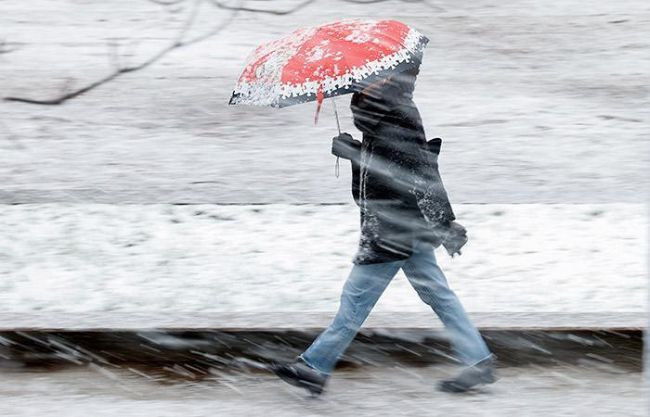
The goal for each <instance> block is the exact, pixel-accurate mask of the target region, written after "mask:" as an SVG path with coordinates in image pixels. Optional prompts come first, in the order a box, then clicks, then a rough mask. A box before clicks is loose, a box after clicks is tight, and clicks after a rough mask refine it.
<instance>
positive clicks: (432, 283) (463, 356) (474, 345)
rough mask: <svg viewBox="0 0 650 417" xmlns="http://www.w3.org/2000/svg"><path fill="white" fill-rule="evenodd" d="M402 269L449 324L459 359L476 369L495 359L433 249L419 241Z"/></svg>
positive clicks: (444, 322) (446, 324) (450, 334)
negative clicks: (479, 365) (474, 366)
mask: <svg viewBox="0 0 650 417" xmlns="http://www.w3.org/2000/svg"><path fill="white" fill-rule="evenodd" d="M402 268H403V270H404V273H405V274H406V277H407V278H408V280H409V282H410V283H411V285H412V286H413V288H415V290H416V291H417V293H418V295H419V296H420V298H421V299H422V301H424V302H425V303H426V304H428V305H429V306H431V308H432V309H433V311H434V312H435V313H436V314H437V315H438V317H440V320H441V321H442V323H443V324H444V325H445V328H446V330H447V332H448V334H449V337H450V342H451V344H452V347H453V349H454V352H455V354H456V356H457V357H458V359H459V360H460V361H461V362H462V363H463V364H464V365H467V366H472V365H474V364H477V363H479V362H481V361H483V360H485V359H487V358H489V357H491V352H490V350H489V349H488V347H487V345H486V344H485V341H484V340H483V338H482V337H481V335H480V333H479V332H478V330H477V329H476V327H474V325H473V324H472V322H471V320H470V319H469V317H468V316H467V313H466V312H465V309H464V308H463V306H462V304H461V303H460V300H459V299H458V297H457V296H456V294H455V293H454V292H453V291H452V290H451V288H449V284H448V283H447V279H446V278H445V274H444V273H443V272H442V270H441V269H440V267H439V266H438V264H437V263H436V258H435V254H434V252H433V246H432V245H431V244H428V243H426V242H418V244H417V245H416V246H415V248H414V251H413V255H412V256H411V257H410V258H409V259H407V260H406V262H405V263H404V266H403V267H402Z"/></svg>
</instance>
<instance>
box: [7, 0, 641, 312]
mask: <svg viewBox="0 0 650 417" xmlns="http://www.w3.org/2000/svg"><path fill="white" fill-rule="evenodd" d="M161 3H162V2H161ZM192 4H194V3H193V2H191V1H189V0H186V1H180V2H178V3H176V4H175V5H172V6H163V5H160V4H156V2H153V1H145V0H138V1H132V0H111V1H108V2H107V1H98V0H97V1H78V0H30V1H28V2H26V1H19V0H0V16H1V19H2V20H1V24H0V46H1V48H0V50H2V51H4V50H8V51H9V52H8V53H4V54H1V55H0V95H3V96H21V97H29V98H37V99H38V98H40V99H46V98H53V97H55V96H57V95H59V94H61V93H62V92H63V91H69V90H71V89H75V88H78V87H81V86H84V85H86V84H88V83H91V82H93V81H95V80H97V79H100V78H102V77H104V76H106V75H107V74H109V73H110V72H111V71H113V70H114V69H115V68H116V65H121V66H122V67H123V66H128V65H137V64H139V63H142V62H144V61H146V60H147V59H149V58H151V57H152V56H155V55H156V54H157V53H158V51H160V50H161V49H163V48H165V47H166V46H168V45H169V44H170V42H172V41H173V40H174V39H175V38H176V37H177V35H178V34H179V33H180V32H181V30H182V28H183V27H185V23H186V22H187V21H188V19H189V17H190V15H191V13H192V6H191V5H192ZM223 4H227V5H231V6H237V5H239V4H241V5H244V6H247V7H261V8H264V7H266V8H273V9H274V10H288V9H290V8H291V7H294V6H296V5H297V4H298V1H297V0H277V1H276V0H274V1H273V2H263V1H245V2H236V1H226V2H224V3H223ZM196 16H197V18H196V20H195V21H194V23H193V24H192V25H191V26H190V27H189V29H188V31H187V32H186V33H185V38H184V39H186V40H187V39H194V38H196V37H201V36H203V35H205V34H209V33H211V31H213V30H215V29H219V31H218V32H215V33H214V34H213V35H212V36H209V37H207V38H206V39H205V40H203V41H201V42H196V43H193V44H191V45H188V46H186V47H182V48H179V49H176V50H173V51H171V52H170V53H169V54H167V55H165V56H164V57H163V58H162V59H161V60H159V61H157V62H156V63H154V64H152V65H151V66H149V67H147V68H145V69H142V70H140V71H135V72H130V73H128V74H125V75H123V76H120V77H118V78H116V79H115V80H113V81H111V82H109V83H107V84H105V85H103V86H101V87H99V88H97V89H94V90H92V91H90V92H88V93H87V94H84V95H82V96H80V97H77V98H75V99H73V100H71V101H69V102H66V103H65V104H63V105H61V106H35V105H29V104H22V103H17V102H9V101H0V204H2V203H5V204H2V205H0V278H1V279H0V311H4V312H12V313H21V312H23V313H27V312H33V313H47V312H54V311H57V312H70V313H76V312H87V313H90V312H121V313H125V312H126V313H128V312H162V311H165V312H179V313H180V312H189V313H193V312H197V313H198V312H210V311H216V312H220V311H249V312H250V311H257V312H263V311H299V310H309V311H332V310H333V309H335V308H336V305H337V303H338V295H339V290H340V287H341V285H342V283H343V281H344V279H345V277H346V275H347V272H348V270H349V268H350V259H351V257H352V255H353V252H354V250H355V244H356V240H357V230H358V229H357V228H358V221H357V214H356V213H357V211H356V208H354V207H353V206H350V205H349V203H350V201H351V198H350V191H349V167H348V165H347V164H346V163H344V164H343V165H342V175H341V178H339V179H337V178H335V177H334V158H333V157H332V155H330V153H329V146H330V140H329V139H330V138H331V136H333V135H334V133H335V124H334V120H333V117H332V116H331V113H330V112H329V110H330V107H329V103H325V109H324V112H323V114H322V115H321V122H320V124H319V125H318V126H314V125H313V115H314V110H315V108H314V106H313V105H309V104H307V105H302V106H297V107H292V108H287V109H283V110H271V109H259V108H247V107H229V106H228V105H227V104H226V102H227V100H228V98H229V96H230V92H231V88H232V86H233V84H234V81H235V79H236V78H237V76H238V74H239V72H240V70H241V65H242V63H243V61H244V59H245V57H246V55H247V54H248V53H249V52H250V50H252V48H253V47H254V46H255V45H256V44H258V43H260V42H262V41H265V40H268V39H271V38H274V37H277V36H278V35H280V34H281V33H284V32H286V31H288V30H290V29H292V28H294V27H296V26H301V25H311V24H316V23H319V22H325V21H330V20H334V19H338V18H341V17H370V18H379V17H394V18H398V19H401V20H403V21H405V22H407V23H410V24H413V25H414V26H416V27H417V28H418V29H420V30H421V31H422V32H424V33H425V34H427V35H429V37H430V38H431V43H430V44H429V47H428V49H427V51H426V52H425V61H424V64H423V67H422V70H421V76H420V78H419V80H418V85H417V89H416V102H417V103H418V105H419V107H420V109H421V112H422V114H423V118H424V122H425V126H426V129H427V132H428V134H429V136H430V137H435V136H441V137H443V138H444V140H445V142H444V144H443V154H442V156H441V169H442V174H443V178H444V180H445V183H446V186H447V188H448V191H449V193H450V197H451V199H452V202H453V203H455V204H457V206H456V211H457V213H458V215H459V216H458V217H459V219H460V221H461V222H462V223H464V224H465V225H466V226H467V227H468V229H469V231H470V232H469V233H470V237H471V241H470V244H469V245H468V246H467V249H466V251H465V254H464V255H463V256H462V257H460V258H458V259H454V260H451V259H449V258H448V257H447V255H446V254H444V253H443V252H439V253H438V256H439V260H440V263H441V265H442V267H443V268H444V270H445V271H446V272H447V274H448V278H449V280H450V281H451V283H452V286H453V287H454V288H456V289H457V291H458V293H459V294H460V296H461V297H462V299H463V300H464V302H465V304H466V305H467V308H468V309H469V310H471V311H482V312H494V311H510V312H534V311H537V312H539V311H556V312H589V311H598V312H615V311H643V310H645V309H646V301H645V298H646V297H645V295H644V294H645V290H646V288H647V285H646V283H645V277H644V274H645V271H646V266H645V265H646V264H645V260H644V259H645V256H646V253H647V252H646V250H647V236H646V233H645V231H646V230H647V221H646V213H645V210H644V208H643V206H642V205H641V204H640V203H642V202H644V201H645V197H646V195H647V192H646V190H647V189H648V186H649V184H650V183H649V181H648V176H647V166H648V163H649V162H650V160H649V158H650V153H648V152H647V149H648V140H647V133H648V130H647V126H648V121H649V119H648V112H647V109H648V108H650V94H649V89H648V83H647V68H648V65H649V64H650V62H649V60H648V56H650V55H649V54H648V52H649V51H650V46H649V44H648V42H647V39H648V37H649V35H650V33H649V30H648V28H649V27H650V4H649V3H648V2H647V1H642V0H626V1H622V2H605V1H600V2H592V3H591V4H590V5H589V7H585V4H584V2H579V1H576V0H555V1H541V0H539V1H537V0H517V1H512V2H498V1H495V0H478V1H472V2H455V1H452V0H440V1H437V0H436V1H398V0H389V1H383V2H373V4H371V5H363V4H358V3H357V4H355V3H354V2H348V1H343V0H318V1H316V2H314V3H310V4H309V5H308V6H306V7H304V8H302V9H300V10H299V11H296V12H295V13H292V14H290V15H285V16H282V15H274V14H264V13H253V12H246V11H239V12H233V11H231V10H226V9H223V8H217V7H214V6H213V5H211V3H209V2H207V1H204V2H201V5H200V8H199V9H198V12H197V15H196ZM66 89H67V90H66ZM346 102H347V100H346V99H345V98H342V99H341V100H340V101H339V107H340V108H341V110H342V112H343V120H342V122H343V127H344V130H349V131H351V132H353V133H354V129H353V127H352V124H351V122H350V119H349V111H348V109H347V104H346ZM312 104H313V103H312ZM357 136H358V135H357ZM17 202H23V203H25V202H27V203H33V204H27V205H18V206H12V205H10V203H17ZM188 202H190V203H198V204H199V205H193V206H178V205H173V204H178V203H188ZM98 203H106V204H98ZM126 203H131V204H126ZM227 203H241V204H242V205H237V206H227V205H225V206H224V205H222V204H227ZM256 203H273V204H271V205H260V206H256V205H251V204H256ZM295 203H308V204H307V205H293V204H295ZM322 203H337V204H339V203H342V204H343V205H329V206H327V205H325V206H324V205H321V204H322ZM378 310H380V311H381V310H383V311H398V310H399V311H426V307H425V306H424V305H421V303H420V301H419V300H418V298H417V296H416V294H415V292H414V291H413V290H412V289H411V288H410V287H409V286H408V283H407V282H406V280H405V279H404V277H402V276H399V277H398V278H397V279H396V280H395V282H394V283H393V284H392V285H391V286H390V288H389V290H388V292H387V294H386V295H385V297H384V298H383V299H382V300H381V301H380V303H379V306H378Z"/></svg>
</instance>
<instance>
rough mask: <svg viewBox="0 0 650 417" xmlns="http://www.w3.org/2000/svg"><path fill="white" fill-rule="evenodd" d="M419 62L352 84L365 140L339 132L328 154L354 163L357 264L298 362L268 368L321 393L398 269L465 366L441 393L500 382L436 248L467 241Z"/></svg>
mask: <svg viewBox="0 0 650 417" xmlns="http://www.w3.org/2000/svg"><path fill="white" fill-rule="evenodd" d="M418 72H419V64H418V65H416V66H414V67H411V68H410V69H408V70H405V71H401V72H397V73H394V74H392V75H390V76H388V77H386V78H383V79H380V80H374V82H372V83H370V82H366V83H363V84H358V85H355V87H354V89H355V92H354V93H353V95H352V100H351V104H350V108H351V110H352V115H353V120H354V125H355V126H356V127H357V129H359V130H360V131H361V132H362V139H363V140H362V141H361V142H360V141H358V140H355V139H354V138H353V137H352V136H351V135H350V134H348V133H342V134H340V135H339V136H337V137H335V138H334V139H333V141H332V153H333V154H334V155H336V156H337V157H341V158H344V159H348V160H350V161H351V165H352V195H353V198H354V201H355V202H356V204H357V205H358V206H359V209H360V226H361V234H360V239H359V247H358V251H357V254H356V256H355V257H354V261H353V262H354V266H353V268H352V271H351V272H350V275H349V277H348V279H347V281H346V282H345V285H344V287H343V291H342V294H341V300H340V306H339V309H338V312H337V314H336V316H335V318H334V320H333V321H332V322H331V324H330V325H329V326H328V327H327V328H326V329H325V330H324V331H323V332H322V333H321V334H320V335H319V336H318V337H317V338H316V340H315V341H314V342H313V343H312V344H311V345H310V346H309V347H308V348H307V349H306V350H305V351H304V352H302V353H301V354H300V355H299V356H298V357H297V358H296V359H295V361H293V362H289V363H277V364H274V365H273V366H272V368H271V369H272V370H273V371H274V372H275V374H276V375H277V376H279V377H280V378H281V379H282V380H284V381H286V382H288V383H290V384H292V385H295V386H299V387H302V388H305V389H307V390H308V391H309V392H310V393H312V394H315V395H317V394H321V393H322V392H323V390H324V387H325V385H326V383H327V381H328V379H329V377H330V375H331V373H332V372H333V370H334V368H335V365H336V363H337V361H338V360H339V358H340V357H341V356H342V355H343V353H344V352H345V350H346V349H347V347H348V346H349V344H350V343H351V342H352V340H353V339H354V337H355V335H356V334H357V332H358V331H359V329H360V327H361V325H362V324H363V322H364V321H365V320H366V318H367V317H368V315H369V313H370V311H371V310H372V308H373V307H374V305H375V304H376V302H377V301H378V299H379V297H380V296H381V295H382V293H383V291H384V290H385V288H386V287H387V286H388V284H389V283H390V282H391V280H392V279H393V277H394V276H395V275H396V274H397V272H398V271H399V270H400V269H401V270H403V271H404V274H405V275H406V277H407V278H408V280H409V282H410V283H411V285H412V286H413V288H414V289H415V290H416V292H417V293H418V295H419V297H420V298H421V299H422V301H424V302H425V303H426V304H428V305H429V306H431V308H432V309H433V311H434V312H435V313H436V314H437V315H438V317H439V318H440V320H441V321H442V322H443V324H444V325H445V328H446V331H447V333H448V335H449V340H450V342H451V345H452V348H453V351H454V353H455V356H456V358H457V360H458V361H459V362H460V363H461V364H462V365H463V366H464V369H462V371H461V372H460V373H459V374H458V375H457V376H456V377H454V378H451V379H447V380H443V381H441V382H440V383H439V385H438V388H439V389H440V390H442V391H445V392H465V391H468V390H470V389H472V388H474V387H476V386H478V385H481V384H489V383H492V382H494V381H495V375H494V367H495V359H494V356H493V355H492V353H491V352H490V350H489V349H488V347H487V346H486V344H485V342H484V340H483V339H482V337H481V335H480V334H479V332H478V330H477V329H476V327H474V325H473V324H472V322H471V321H470V318H469V317H468V315H467V313H466V312H465V310H464V309H463V306H462V305H461V303H460V301H459V300H458V297H457V296H456V294H455V293H454V292H453V291H452V290H451V289H450V288H449V285H448V283H447V280H446V278H445V275H444V273H443V272H442V270H441V269H440V267H439V266H438V264H437V262H436V257H435V254H434V249H435V248H437V247H439V246H441V245H442V246H443V247H444V248H445V249H446V250H447V252H448V253H449V255H451V256H452V257H453V256H454V255H456V254H459V255H460V254H461V248H462V247H463V245H465V243H466V242H467V239H468V238H467V233H466V230H465V228H464V227H463V226H461V225H460V224H459V223H457V222H456V221H455V219H456V217H455V215H454V212H453V210H452V207H451V204H450V202H449V199H448V197H447V193H446V191H445V189H444V187H443V184H442V180H441V178H440V175H439V172H438V168H437V158H438V153H439V151H440V146H441V143H442V141H441V140H440V139H434V140H432V141H429V142H427V140H426V138H425V134H424V129H423V127H422V121H421V118H420V114H419V112H418V109H417V107H416V106H415V103H414V102H413V91H414V88H415V80H416V78H417V75H418Z"/></svg>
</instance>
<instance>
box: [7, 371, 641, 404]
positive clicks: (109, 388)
mask: <svg viewBox="0 0 650 417" xmlns="http://www.w3.org/2000/svg"><path fill="white" fill-rule="evenodd" d="M177 372H178V371H177ZM191 372H192V371H191V370H184V373H185V374H186V375H189V374H191ZM451 372H452V369H451V368H449V367H446V366H429V367H421V368H407V367H402V366H387V367H364V368H363V369H361V370H354V371H338V372H335V373H334V376H333V378H332V380H331V383H330V385H329V391H328V392H327V393H326V394H325V395H324V396H322V397H321V398H318V399H312V398H308V397H307V395H306V394H304V393H303V392H302V391H299V390H297V389H296V388H294V387H290V386H288V385H286V384H285V383H283V382H281V381H280V380H278V379H277V378H275V377H273V376H271V375H267V374H237V373H222V372H215V374H213V375H211V376H209V377H208V378H207V379H204V380H199V381H192V382H185V381H183V380H182V378H179V377H178V376H177V377H176V378H174V379H171V380H170V379H169V378H165V377H163V376H162V375H161V373H160V372H155V373H152V372H150V371H149V372H147V371H144V372H143V370H138V369H114V368H100V367H98V366H96V365H95V366H90V367H88V368H78V369H67V370H62V371H57V372H54V373H52V372H50V373H39V372H11V371H5V372H3V374H2V378H0V416H2V417H34V416H45V415H56V416H60V417H82V416H83V417H85V416H87V415H89V414H91V415H93V416H95V417H103V416H106V417H115V416H120V417H141V416H156V417H177V416H180V415H182V416H186V417H213V416H228V417H238V416H245V417H257V416H268V417H275V416H277V417H292V416H300V417H306V416H310V417H316V416H349V415H355V416H364V417H365V416H373V417H382V416H390V417H394V416H412V417H423V416H438V415H441V416H466V417H479V416H480V417H503V416H521V417H532V416H535V417H546V416H558V417H559V416H563V417H564V416H567V417H568V416H583V417H587V416H589V417H612V416H628V417H643V416H647V410H648V408H647V407H648V392H647V390H644V388H643V384H642V378H641V376H640V374H638V373H626V372H624V371H622V370H619V369H616V368H614V367H609V366H607V367H604V369H594V368H581V367H580V368H579V367H572V366H565V367H544V368H541V367H539V368H538V367H527V368H506V369H501V370H500V373H499V375H500V377H501V380H500V381H499V382H497V383H496V384H495V385H493V386H491V387H489V388H486V389H485V390H484V391H482V392H477V393H474V394H471V395H461V396H458V395H450V394H443V393H440V392H437V391H436V390H435V383H436V381H437V380H438V379H440V378H443V377H446V376H448V375H449V374H450V373H451ZM167 374H171V372H167Z"/></svg>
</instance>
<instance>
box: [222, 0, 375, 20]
mask: <svg viewBox="0 0 650 417" xmlns="http://www.w3.org/2000/svg"><path fill="white" fill-rule="evenodd" d="M316 1H317V0H305V1H303V2H302V3H300V4H298V5H297V6H295V7H294V8H292V9H288V10H272V9H255V8H252V7H245V6H230V5H228V4H225V3H223V2H221V1H219V0H210V2H211V3H212V4H213V5H214V6H216V7H218V8H220V9H225V10H236V11H240V12H251V13H265V14H272V15H275V16H284V15H288V14H291V13H295V12H297V11H298V10H300V9H302V8H304V7H307V6H309V5H310V4H312V3H315V2H316ZM382 1H383V0H382Z"/></svg>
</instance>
